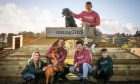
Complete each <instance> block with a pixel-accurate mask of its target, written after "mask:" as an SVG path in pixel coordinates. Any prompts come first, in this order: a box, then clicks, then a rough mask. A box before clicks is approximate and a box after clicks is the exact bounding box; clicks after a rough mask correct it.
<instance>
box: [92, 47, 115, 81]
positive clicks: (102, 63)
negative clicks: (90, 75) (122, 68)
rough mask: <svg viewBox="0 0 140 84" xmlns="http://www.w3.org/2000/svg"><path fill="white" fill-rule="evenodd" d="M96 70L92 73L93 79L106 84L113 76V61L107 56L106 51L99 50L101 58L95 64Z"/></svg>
mask: <svg viewBox="0 0 140 84" xmlns="http://www.w3.org/2000/svg"><path fill="white" fill-rule="evenodd" d="M96 65H97V68H96V70H95V71H93V72H94V77H95V78H96V79H97V80H98V81H100V82H103V83H104V84H106V83H107V82H108V81H109V78H110V77H111V76H112V75H113V61H112V58H111V57H110V56H109V55H108V50H107V49H105V48H104V49H102V50H101V58H100V59H99V60H98V61H97V63H96Z"/></svg>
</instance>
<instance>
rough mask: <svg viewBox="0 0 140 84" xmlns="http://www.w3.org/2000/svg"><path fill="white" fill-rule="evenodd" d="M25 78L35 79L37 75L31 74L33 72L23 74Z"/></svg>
mask: <svg viewBox="0 0 140 84" xmlns="http://www.w3.org/2000/svg"><path fill="white" fill-rule="evenodd" d="M22 77H23V79H24V80H34V79H35V75H34V74H31V73H26V74H23V75H22Z"/></svg>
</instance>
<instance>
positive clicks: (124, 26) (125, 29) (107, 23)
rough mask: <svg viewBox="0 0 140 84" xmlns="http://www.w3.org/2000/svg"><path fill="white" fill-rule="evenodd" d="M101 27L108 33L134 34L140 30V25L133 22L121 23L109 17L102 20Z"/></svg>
mask: <svg viewBox="0 0 140 84" xmlns="http://www.w3.org/2000/svg"><path fill="white" fill-rule="evenodd" d="M99 28H100V29H101V31H102V32H103V33H106V34H114V33H118V32H120V33H128V34H130V33H131V34H134V33H135V32H136V31H137V30H140V29H139V27H138V26H137V25H135V24H133V23H120V22H119V21H114V20H111V19H107V18H105V19H102V20H101V25H100V26H99Z"/></svg>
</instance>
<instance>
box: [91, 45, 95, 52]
mask: <svg viewBox="0 0 140 84" xmlns="http://www.w3.org/2000/svg"><path fill="white" fill-rule="evenodd" d="M95 46H96V44H93V45H92V46H91V48H90V51H91V52H92V53H95Z"/></svg>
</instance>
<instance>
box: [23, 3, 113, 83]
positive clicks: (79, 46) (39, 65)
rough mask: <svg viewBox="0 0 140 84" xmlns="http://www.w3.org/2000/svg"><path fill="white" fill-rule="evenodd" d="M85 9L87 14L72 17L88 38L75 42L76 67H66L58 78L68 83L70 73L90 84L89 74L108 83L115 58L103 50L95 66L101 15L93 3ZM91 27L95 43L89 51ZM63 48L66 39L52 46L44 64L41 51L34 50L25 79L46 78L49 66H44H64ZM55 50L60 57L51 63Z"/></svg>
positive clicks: (84, 12) (82, 13)
mask: <svg viewBox="0 0 140 84" xmlns="http://www.w3.org/2000/svg"><path fill="white" fill-rule="evenodd" d="M85 8H86V11H82V12H81V13H80V14H75V13H73V12H72V16H73V17H74V18H79V19H81V21H82V23H83V24H82V27H83V31H84V37H85V38H84V42H83V41H81V40H78V41H77V42H76V51H75V54H74V62H73V65H71V66H69V67H64V71H63V72H62V73H61V74H59V73H56V74H55V78H56V79H62V80H67V78H66V75H67V74H68V73H70V72H71V73H73V74H75V75H77V76H78V77H79V78H80V80H81V82H82V83H81V84H86V83H87V80H88V76H89V75H91V76H93V77H94V78H96V79H99V80H101V81H103V82H104V83H106V82H107V81H108V80H109V78H110V77H111V76H112V74H113V66H112V65H113V62H112V58H111V57H110V56H109V55H108V50H107V49H106V48H103V49H101V57H100V59H98V61H97V62H96V68H95V66H93V63H92V54H91V53H94V52H95V50H94V48H95V46H96V45H97V44H98V42H99V41H100V39H101V35H102V34H101V32H100V30H99V29H97V28H96V26H99V25H100V17H99V15H98V13H96V12H95V11H93V10H92V3H91V2H86V4H85ZM89 27H93V32H94V34H95V40H94V42H93V43H92V45H91V46H90V47H89V48H88V49H87V48H85V47H84V45H85V44H88V39H87V36H88V32H87V31H88V28H89ZM64 45H65V40H64V39H59V40H58V42H56V43H54V45H52V47H51V48H50V49H49V50H48V51H47V53H46V62H45V63H44V62H43V61H41V60H40V53H39V51H35V52H34V53H33V54H32V57H31V58H30V59H29V60H28V63H27V65H26V67H25V69H24V70H23V72H22V77H23V79H25V80H35V81H38V79H39V78H42V77H45V74H44V71H45V70H46V69H47V67H45V66H51V65H54V66H57V65H65V63H64V61H65V59H66V57H67V50H66V49H65V48H64ZM56 48H57V50H58V52H59V54H58V55H57V60H56V61H55V62H54V63H53V64H52V63H51V61H50V60H51V59H53V58H52V54H51V53H52V52H53V50H54V49H56ZM58 75H59V76H58ZM35 83H37V82H35Z"/></svg>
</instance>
